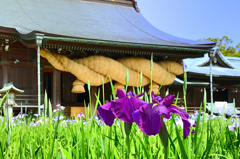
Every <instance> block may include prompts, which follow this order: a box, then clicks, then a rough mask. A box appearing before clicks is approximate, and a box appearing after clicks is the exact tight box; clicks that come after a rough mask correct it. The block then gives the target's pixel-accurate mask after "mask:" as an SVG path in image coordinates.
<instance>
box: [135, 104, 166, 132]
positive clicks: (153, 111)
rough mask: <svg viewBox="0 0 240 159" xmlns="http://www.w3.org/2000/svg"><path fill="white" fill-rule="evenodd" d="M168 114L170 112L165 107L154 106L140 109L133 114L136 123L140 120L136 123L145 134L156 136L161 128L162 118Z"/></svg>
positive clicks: (145, 106) (150, 105) (149, 105)
mask: <svg viewBox="0 0 240 159" xmlns="http://www.w3.org/2000/svg"><path fill="white" fill-rule="evenodd" d="M167 113H168V110H167V108H166V107H165V106H163V105H156V106H153V104H148V105H144V106H142V107H140V108H139V110H138V111H135V112H134V113H133V116H134V121H135V120H138V119H139V121H138V122H136V123H137V124H138V126H139V129H140V130H141V131H142V132H143V133H145V134H147V135H156V134H157V133H158V132H159V131H160V128H161V119H160V116H161V115H162V114H167Z"/></svg>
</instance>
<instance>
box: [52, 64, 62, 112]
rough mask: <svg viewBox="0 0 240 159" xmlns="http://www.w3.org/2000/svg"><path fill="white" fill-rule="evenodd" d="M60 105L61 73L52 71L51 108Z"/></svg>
mask: <svg viewBox="0 0 240 159" xmlns="http://www.w3.org/2000/svg"><path fill="white" fill-rule="evenodd" d="M57 104H61V72H60V71H59V70H56V69H55V68H54V69H53V107H54V108H55V107H56V105H57Z"/></svg>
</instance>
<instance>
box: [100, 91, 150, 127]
mask: <svg viewBox="0 0 240 159" xmlns="http://www.w3.org/2000/svg"><path fill="white" fill-rule="evenodd" d="M143 94H144V93H142V94H140V95H138V96H135V94H134V93H133V92H128V93H127V94H125V93H124V91H123V90H121V89H118V90H117V97H118V99H116V100H112V101H111V102H109V103H106V104H104V105H102V106H101V107H98V108H97V111H98V114H99V117H100V118H101V119H102V120H103V121H104V123H105V124H106V125H108V126H112V124H113V122H114V119H115V117H117V118H118V119H120V120H122V121H124V122H126V123H132V122H134V120H133V117H132V113H133V112H134V111H136V110H137V109H139V108H140V107H141V106H142V105H145V104H146V102H145V101H143V100H141V99H138V97H140V96H142V95H143Z"/></svg>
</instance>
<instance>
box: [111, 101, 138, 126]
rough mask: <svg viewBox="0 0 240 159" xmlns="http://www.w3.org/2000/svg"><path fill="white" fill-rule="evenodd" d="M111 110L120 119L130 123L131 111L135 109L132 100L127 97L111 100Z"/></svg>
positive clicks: (131, 119)
mask: <svg viewBox="0 0 240 159" xmlns="http://www.w3.org/2000/svg"><path fill="white" fill-rule="evenodd" d="M111 104H112V112H113V114H114V115H115V116H116V117H117V118H118V119H120V120H122V121H124V122H127V123H132V122H133V118H132V113H133V112H134V111H135V109H134V107H133V104H132V101H131V100H130V99H129V98H128V97H124V98H122V99H118V100H114V101H111Z"/></svg>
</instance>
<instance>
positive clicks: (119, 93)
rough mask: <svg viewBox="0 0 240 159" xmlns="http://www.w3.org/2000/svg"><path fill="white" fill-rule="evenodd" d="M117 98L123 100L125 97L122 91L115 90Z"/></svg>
mask: <svg viewBox="0 0 240 159" xmlns="http://www.w3.org/2000/svg"><path fill="white" fill-rule="evenodd" d="M117 97H118V98H124V97H126V94H125V93H124V91H123V90H121V89H117Z"/></svg>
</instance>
